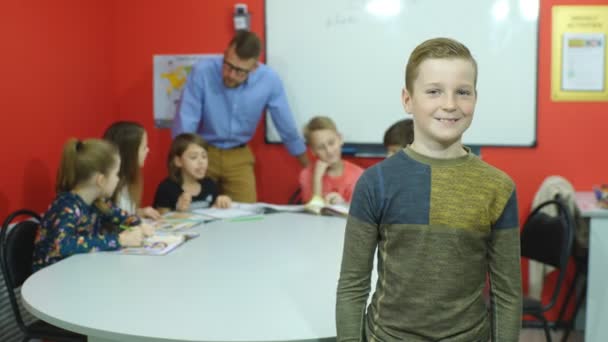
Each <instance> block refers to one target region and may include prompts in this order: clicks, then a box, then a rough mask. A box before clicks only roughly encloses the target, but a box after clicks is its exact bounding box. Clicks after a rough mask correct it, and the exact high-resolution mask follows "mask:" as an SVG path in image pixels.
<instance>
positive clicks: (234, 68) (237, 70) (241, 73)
mask: <svg viewBox="0 0 608 342" xmlns="http://www.w3.org/2000/svg"><path fill="white" fill-rule="evenodd" d="M224 67H225V68H226V69H228V71H229V72H232V71H234V73H235V74H236V75H237V76H239V77H243V76H247V75H248V74H249V73H250V72H251V70H252V69H243V68H239V67H237V66H236V65H234V64H232V63H230V62H228V61H226V60H225V59H224Z"/></svg>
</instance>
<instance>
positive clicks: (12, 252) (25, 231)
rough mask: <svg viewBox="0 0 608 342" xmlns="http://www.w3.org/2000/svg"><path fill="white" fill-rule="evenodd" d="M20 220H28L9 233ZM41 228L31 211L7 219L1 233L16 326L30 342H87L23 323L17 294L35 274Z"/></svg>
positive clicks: (1, 260)
mask: <svg viewBox="0 0 608 342" xmlns="http://www.w3.org/2000/svg"><path fill="white" fill-rule="evenodd" d="M19 216H24V217H26V218H29V219H28V220H23V221H20V222H18V223H16V224H15V225H14V226H13V227H12V228H10V229H9V226H10V224H11V222H12V221H13V220H14V219H15V218H17V217H19ZM39 225H40V216H38V214H36V213H34V212H32V211H29V210H18V211H16V212H14V213H12V214H10V215H9V216H8V217H7V218H6V220H5V221H4V223H3V224H2V230H1V231H0V266H1V268H2V275H3V276H4V282H5V283H6V292H7V293H8V297H9V300H10V302H11V307H12V309H13V314H14V316H15V320H16V321H17V326H18V327H19V329H20V330H21V331H22V332H23V335H24V337H23V341H24V342H25V341H29V340H31V339H49V340H52V341H59V342H63V341H65V342H72V341H74V342H76V341H86V340H87V338H86V336H83V335H79V334H76V333H73V332H70V331H67V330H63V329H61V328H58V327H56V326H54V325H50V324H48V323H46V322H44V321H40V320H37V321H34V322H33V323H30V324H27V325H26V324H25V322H24V321H23V317H22V315H21V309H20V308H19V305H18V303H17V296H16V290H17V289H18V288H19V287H21V285H22V284H23V283H24V282H25V280H26V279H27V278H28V277H29V276H30V275H31V274H32V254H33V251H34V239H35V237H36V232H37V230H38V227H39Z"/></svg>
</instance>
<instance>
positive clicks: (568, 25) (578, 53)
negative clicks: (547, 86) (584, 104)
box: [551, 6, 608, 101]
mask: <svg viewBox="0 0 608 342" xmlns="http://www.w3.org/2000/svg"><path fill="white" fill-rule="evenodd" d="M607 37H608V6H553V28H552V61H551V99H552V100H553V101H608V73H607V72H606V66H607V64H608V53H607V49H606V40H607Z"/></svg>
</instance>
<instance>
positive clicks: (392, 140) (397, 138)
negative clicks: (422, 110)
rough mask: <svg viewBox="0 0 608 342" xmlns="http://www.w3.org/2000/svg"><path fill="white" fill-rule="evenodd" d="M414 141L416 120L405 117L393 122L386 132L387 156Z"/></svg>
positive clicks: (385, 146) (385, 145)
mask: <svg viewBox="0 0 608 342" xmlns="http://www.w3.org/2000/svg"><path fill="white" fill-rule="evenodd" d="M413 141H414V121H412V119H403V120H399V121H397V122H395V123H394V124H392V125H391V126H390V127H389V128H388V129H387V130H386V132H385V133H384V141H383V142H384V148H386V156H387V157H390V156H392V155H393V154H395V153H397V152H399V151H400V150H402V149H403V148H404V147H405V146H407V145H411V144H412V142H413Z"/></svg>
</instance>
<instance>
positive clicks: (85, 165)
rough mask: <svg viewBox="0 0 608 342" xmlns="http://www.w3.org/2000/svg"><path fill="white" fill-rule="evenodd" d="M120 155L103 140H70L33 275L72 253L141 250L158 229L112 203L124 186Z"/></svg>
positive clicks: (45, 219) (37, 246)
mask: <svg viewBox="0 0 608 342" xmlns="http://www.w3.org/2000/svg"><path fill="white" fill-rule="evenodd" d="M119 169H120V156H119V154H118V150H117V149H116V147H115V146H114V145H112V144H111V143H109V142H107V141H103V140H100V139H89V140H84V141H80V140H77V139H70V140H69V141H68V142H67V143H66V144H65V146H64V148H63V155H62V158H61V163H60V166H59V171H58V173H57V185H56V190H57V197H56V198H55V200H54V201H53V203H51V205H50V207H49V209H48V210H47V211H46V213H45V214H44V215H43V216H42V220H41V223H40V229H39V230H38V232H37V234H36V239H35V245H34V255H33V270H34V271H37V270H39V269H41V268H43V267H45V266H48V265H50V264H53V263H55V262H57V261H60V260H62V259H64V258H66V257H68V256H70V255H72V254H76V253H89V252H95V251H108V250H117V249H120V247H121V246H124V247H130V246H139V245H141V244H142V241H143V238H144V236H148V235H152V234H153V233H154V229H153V228H152V227H150V226H148V225H145V224H142V223H141V220H140V219H139V217H137V216H134V215H129V214H128V213H127V212H126V211H124V210H122V209H120V208H118V207H116V206H115V205H114V204H113V203H112V202H110V201H109V200H107V198H109V197H111V196H112V193H113V192H114V190H115V188H116V185H117V184H118V170H119Z"/></svg>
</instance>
